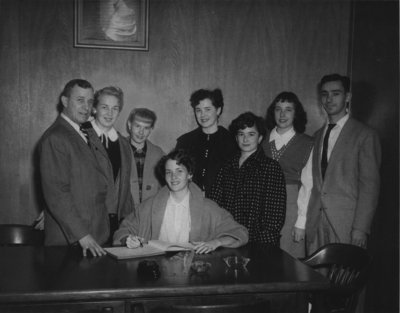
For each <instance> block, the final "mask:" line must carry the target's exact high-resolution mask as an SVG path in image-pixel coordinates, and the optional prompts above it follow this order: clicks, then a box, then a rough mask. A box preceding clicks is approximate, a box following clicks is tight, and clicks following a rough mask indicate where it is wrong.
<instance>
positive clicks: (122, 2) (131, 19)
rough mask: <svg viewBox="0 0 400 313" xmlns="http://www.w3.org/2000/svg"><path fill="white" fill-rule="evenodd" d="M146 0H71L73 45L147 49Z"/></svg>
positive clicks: (79, 46) (77, 46) (147, 7)
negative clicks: (72, 6) (72, 1)
mask: <svg viewBox="0 0 400 313" xmlns="http://www.w3.org/2000/svg"><path fill="white" fill-rule="evenodd" d="M149 1H150V0H75V2H74V47H76V48H98V49H122V50H142V51H148V49H149V36H148V33H149V29H148V28H149V27H148V26H149Z"/></svg>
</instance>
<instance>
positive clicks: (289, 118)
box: [274, 101, 295, 134]
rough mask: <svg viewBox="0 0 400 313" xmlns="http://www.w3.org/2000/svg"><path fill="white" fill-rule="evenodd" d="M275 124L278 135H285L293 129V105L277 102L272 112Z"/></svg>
mask: <svg viewBox="0 0 400 313" xmlns="http://www.w3.org/2000/svg"><path fill="white" fill-rule="evenodd" d="M274 116H275V123H276V127H277V130H278V132H279V133H281V134H282V133H285V132H286V131H288V130H289V129H291V128H292V127H293V121H294V116H295V108H294V104H293V103H291V102H287V101H279V102H277V103H276V105H275V110H274Z"/></svg>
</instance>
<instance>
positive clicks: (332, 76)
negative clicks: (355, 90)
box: [318, 73, 350, 92]
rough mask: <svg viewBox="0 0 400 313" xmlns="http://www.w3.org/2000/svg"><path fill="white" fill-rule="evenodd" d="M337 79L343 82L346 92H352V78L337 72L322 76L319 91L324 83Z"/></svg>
mask: <svg viewBox="0 0 400 313" xmlns="http://www.w3.org/2000/svg"><path fill="white" fill-rule="evenodd" d="M336 81H340V82H341V83H342V85H343V88H344V91H345V92H350V78H349V77H348V76H342V75H340V74H336V73H335V74H329V75H325V76H324V77H322V78H321V81H320V82H319V84H318V92H320V91H321V88H322V86H323V85H324V84H326V83H329V82H336Z"/></svg>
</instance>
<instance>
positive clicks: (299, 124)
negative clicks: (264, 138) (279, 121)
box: [265, 91, 307, 133]
mask: <svg viewBox="0 0 400 313" xmlns="http://www.w3.org/2000/svg"><path fill="white" fill-rule="evenodd" d="M279 102H289V103H293V106H294V120H293V128H294V130H295V131H296V132H298V133H304V131H305V130H306V124H307V113H306V111H304V108H303V105H302V104H301V102H300V100H299V98H298V97H297V96H296V94H295V93H293V92H290V91H283V92H281V93H280V94H278V95H277V96H276V97H275V99H274V101H272V103H271V104H270V105H269V107H268V109H267V114H266V115H265V123H266V126H267V129H268V130H272V129H274V127H275V126H276V120H275V107H276V104H277V103H279Z"/></svg>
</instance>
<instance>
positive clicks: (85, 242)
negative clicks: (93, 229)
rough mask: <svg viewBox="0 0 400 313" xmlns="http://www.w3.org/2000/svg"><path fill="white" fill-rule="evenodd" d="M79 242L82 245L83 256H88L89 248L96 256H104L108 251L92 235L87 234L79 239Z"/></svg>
mask: <svg viewBox="0 0 400 313" xmlns="http://www.w3.org/2000/svg"><path fill="white" fill-rule="evenodd" d="M79 244H80V245H81V247H82V252H83V256H84V257H86V256H87V250H89V251H90V252H91V253H92V255H93V256H94V257H97V256H102V255H105V254H106V251H105V250H104V249H103V248H102V247H101V246H100V245H99V244H98V243H97V242H96V240H94V238H93V237H92V235H86V236H85V237H83V238H81V239H79Z"/></svg>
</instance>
